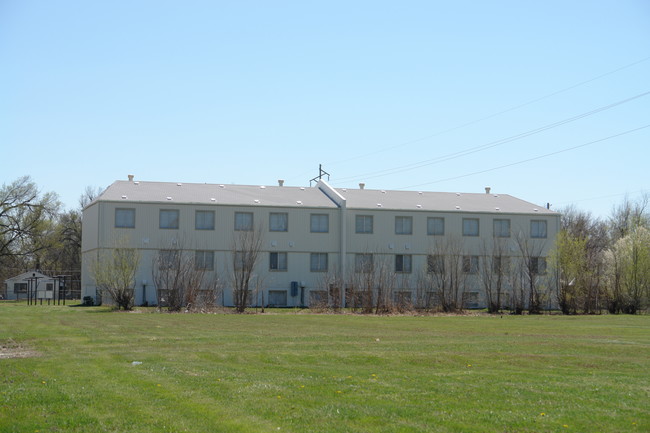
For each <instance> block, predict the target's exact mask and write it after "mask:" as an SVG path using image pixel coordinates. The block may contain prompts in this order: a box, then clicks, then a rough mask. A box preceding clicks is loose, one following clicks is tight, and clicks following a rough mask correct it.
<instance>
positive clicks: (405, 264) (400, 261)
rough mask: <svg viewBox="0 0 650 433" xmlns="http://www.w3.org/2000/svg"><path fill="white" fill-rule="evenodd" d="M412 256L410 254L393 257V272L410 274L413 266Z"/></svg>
mask: <svg viewBox="0 0 650 433" xmlns="http://www.w3.org/2000/svg"><path fill="white" fill-rule="evenodd" d="M412 262H413V256H411V255H410V254H396V255H395V272H403V273H410V272H411V270H412V268H413V266H412Z"/></svg>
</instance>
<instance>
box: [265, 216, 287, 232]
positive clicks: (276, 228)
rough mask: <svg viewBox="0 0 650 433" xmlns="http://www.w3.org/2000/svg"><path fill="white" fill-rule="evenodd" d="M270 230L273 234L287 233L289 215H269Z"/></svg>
mask: <svg viewBox="0 0 650 433" xmlns="http://www.w3.org/2000/svg"><path fill="white" fill-rule="evenodd" d="M269 230H270V231H272V232H286V231H288V230H289V214H288V213H284V212H283V213H276V212H271V213H270V214H269Z"/></svg>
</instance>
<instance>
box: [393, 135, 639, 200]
mask: <svg viewBox="0 0 650 433" xmlns="http://www.w3.org/2000/svg"><path fill="white" fill-rule="evenodd" d="M649 127H650V124H648V125H645V126H640V127H638V128H634V129H628V130H627V131H623V132H620V133H618V134H614V135H610V136H608V137H605V138H600V139H598V140H593V141H590V142H587V143H583V144H579V145H577V146H572V147H568V148H565V149H561V150H557V151H555V152H550V153H546V154H544V155H539V156H536V157H533V158H528V159H523V160H520V161H516V162H512V163H510V164H504V165H500V166H498V167H492V168H488V169H485V170H480V171H475V172H472V173H467V174H463V175H460V176H453V177H448V178H445V179H439V180H435V181H433V182H425V183H420V184H417V185H409V186H405V187H403V188H398V189H410V188H415V187H419V186H424V185H431V184H434V183H440V182H446V181H449V180H456V179H461V178H464V177H469V176H474V175H476V174H482V173H488V172H490V171H495V170H500V169H502V168H507V167H512V166H514V165H519V164H524V163H526V162H530V161H536V160H538V159H542V158H546V157H549V156H553V155H558V154H560V153H564V152H569V151H571V150H575V149H579V148H581V147H585V146H589V145H592V144H596V143H600V142H603V141H606V140H610V139H612V138H616V137H620V136H622V135H626V134H631V133H632V132H636V131H639V130H641V129H645V128H649Z"/></svg>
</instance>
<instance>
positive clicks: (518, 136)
mask: <svg viewBox="0 0 650 433" xmlns="http://www.w3.org/2000/svg"><path fill="white" fill-rule="evenodd" d="M647 95H650V91H648V92H644V93H640V94H638V95H635V96H632V97H630V98H626V99H623V100H620V101H617V102H614V103H611V104H609V105H605V106H603V107H599V108H596V109H594V110H591V111H587V112H585V113H582V114H578V115H576V116H573V117H569V118H567V119H563V120H559V121H557V122H553V123H549V124H548V125H544V126H541V127H539V128H535V129H531V130H529V131H526V132H522V133H519V134H516V135H512V136H510V137H506V138H502V139H500V140H496V141H492V142H489V143H486V144H482V145H479V146H474V147H471V148H469V149H464V150H460V151H457V152H454V153H449V154H447V155H442V156H438V157H435V158H431V159H427V160H424V161H418V162H416V163H411V164H407V165H403V166H399V167H393V168H389V169H385V170H380V171H375V172H370V173H365V174H361V175H355V176H348V177H343V178H340V179H337V180H336V181H335V182H333V183H334V184H340V183H342V182H344V181H347V180H351V179H361V178H363V179H364V180H366V179H373V178H376V177H382V176H388V175H391V174H396V173H401V172H403V171H409V170H415V169H417V168H422V167H426V166H428V165H433V164H438V163H441V162H446V161H449V160H452V159H456V158H460V157H463V156H467V155H471V154H473V153H477V152H481V151H484V150H487V149H491V148H494V147H496V146H500V145H503V144H506V143H510V142H512V141H516V140H520V139H522V138H526V137H529V136H531V135H534V134H539V133H540V132H544V131H547V130H549V129H553V128H557V127H558V126H562V125H565V124H567V123H571V122H575V121H577V120H580V119H583V118H585V117H588V116H592V115H594V114H597V113H600V112H602V111H606V110H609V109H611V108H614V107H617V106H619V105H622V104H625V103H627V102H631V101H633V100H635V99H638V98H642V97H644V96H647Z"/></svg>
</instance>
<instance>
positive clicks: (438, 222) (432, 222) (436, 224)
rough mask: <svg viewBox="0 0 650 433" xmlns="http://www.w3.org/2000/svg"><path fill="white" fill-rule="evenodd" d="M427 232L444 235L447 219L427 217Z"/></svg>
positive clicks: (432, 234)
mask: <svg viewBox="0 0 650 433" xmlns="http://www.w3.org/2000/svg"><path fill="white" fill-rule="evenodd" d="M427 234H428V235H429V236H444V235H445V219H444V218H442V217H429V218H427Z"/></svg>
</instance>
